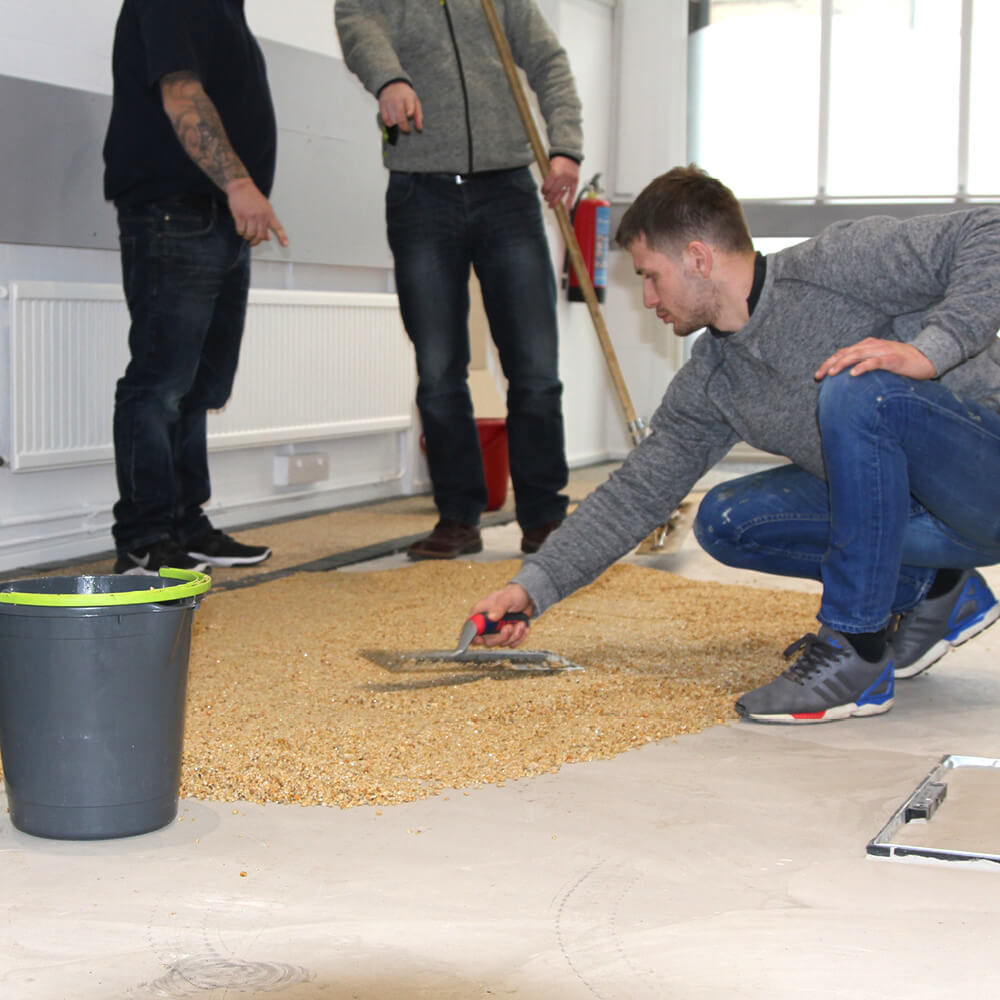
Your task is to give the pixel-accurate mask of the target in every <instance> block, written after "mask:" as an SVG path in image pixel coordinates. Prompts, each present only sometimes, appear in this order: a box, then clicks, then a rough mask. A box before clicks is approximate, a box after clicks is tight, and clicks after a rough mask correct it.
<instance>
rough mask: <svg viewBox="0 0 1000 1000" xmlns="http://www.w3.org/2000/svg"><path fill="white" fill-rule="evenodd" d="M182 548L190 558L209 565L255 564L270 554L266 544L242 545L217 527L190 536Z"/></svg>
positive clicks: (267, 557)
mask: <svg viewBox="0 0 1000 1000" xmlns="http://www.w3.org/2000/svg"><path fill="white" fill-rule="evenodd" d="M184 548H185V550H186V551H187V554H188V555H189V556H190V557H191V558H192V559H197V560H199V561H201V562H205V563H208V564H209V565H211V566H255V565H256V564H257V563H262V562H263V561H264V560H265V559H269V558H270V556H271V550H270V549H269V548H268V547H267V546H266V545H244V544H243V543H242V542H238V541H236V539H235V538H232V537H230V536H229V535H227V534H226V533H225V532H224V531H219V529H218V528H214V529H213V530H212V531H208V532H206V533H205V534H204V535H199V536H198V537H197V538H192V539H191V540H190V541H189V542H188V543H187V544H186V545H185V546H184Z"/></svg>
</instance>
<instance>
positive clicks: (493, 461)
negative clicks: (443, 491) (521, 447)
mask: <svg viewBox="0 0 1000 1000" xmlns="http://www.w3.org/2000/svg"><path fill="white" fill-rule="evenodd" d="M476 427H477V428H478V430H479V447H480V449H481V450H482V453H483V473H484V475H485V476H486V509H487V510H499V509H500V508H501V507H502V506H503V505H504V502H505V501H506V500H507V480H508V478H509V477H510V458H509V455H508V452H507V421H506V420H504V419H503V418H502V417H484V418H480V419H477V420H476Z"/></svg>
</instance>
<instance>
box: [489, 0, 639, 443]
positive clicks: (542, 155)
mask: <svg viewBox="0 0 1000 1000" xmlns="http://www.w3.org/2000/svg"><path fill="white" fill-rule="evenodd" d="M482 6H483V13H484V14H485V15H486V21H487V23H488V24H489V26H490V31H491V32H492V34H493V41H494V42H495V43H496V47H497V52H498V53H499V54H500V61H501V62H502V63H503V68H504V72H505V73H506V74H507V82H508V83H509V84H510V89H511V92H512V93H513V95H514V101H515V103H516V104H517V110H518V111H519V112H520V114H521V121H522V122H524V128H525V131H526V132H527V133H528V141H529V142H530V143H531V149H532V151H533V152H534V154H535V162H536V163H537V164H538V169H539V170H540V171H541V173H542V178H543V179H544V178H546V177H548V175H549V170H550V168H551V164H550V163H549V157H548V154H547V153H546V152H545V147H544V146H543V145H542V140H541V137H540V136H539V134H538V128H537V127H536V125H535V120H534V118H532V116H531V108H530V107H529V106H528V100H527V98H526V97H525V96H524V88H523V87H522V86H521V79H520V77H519V76H518V75H517V66H516V65H515V63H514V57H513V55H511V51H510V43H509V42H508V41H507V36H506V35H505V34H504V30H503V25H502V24H501V23H500V19H499V18H498V17H497V12H496V8H495V7H494V6H493V0H482ZM553 211H554V212H555V214H556V220H557V221H558V223H559V228H560V230H562V235H563V239H564V240H565V242H566V250H567V252H568V253H569V259H570V263H571V264H572V265H573V270H574V271H575V272H576V278H577V281H578V282H579V283H580V288H581V289H582V290H583V298H584V301H585V302H586V303H587V308H588V309H589V310H590V318H591V319H592V320H593V321H594V330H595V331H596V332H597V339H598V340H599V341H600V344H601V350H602V351H603V352H604V359H605V361H606V362H607V365H608V371H609V372H610V373H611V380H612V382H614V384H615V390H616V391H617V393H618V399H619V400H620V402H621V405H622V409H623V410H624V411H625V420H626V421H627V423H628V430H629V433H630V434H631V435H632V443H633V444H638V443H639V442H640V441H641V440H642V438H643V436H644V425H643V423H642V421H641V420H640V419H639V418H638V417H637V416H636V412H635V407H634V406H633V405H632V397H631V396H630V395H629V392H628V387H627V386H626V385H625V379H624V377H623V376H622V370H621V368H620V367H619V365H618V358H617V357H616V355H615V349H614V345H613V344H612V343H611V337H610V335H609V334H608V328H607V326H606V325H605V323H604V317H603V316H602V315H601V308H600V305H599V304H598V301H597V293H596V292H595V291H594V283H593V282H592V281H591V280H590V271H589V270H588V269H587V265H586V262H585V261H584V259H583V254H582V253H581V252H580V244H579V243H577V240H576V233H575V232H574V231H573V225H572V223H571V222H570V220H569V213H568V212H567V211H566V206H565V205H564V204H563V203H562V202H561V201H560V202H557V203H556V205H555V208H554V209H553Z"/></svg>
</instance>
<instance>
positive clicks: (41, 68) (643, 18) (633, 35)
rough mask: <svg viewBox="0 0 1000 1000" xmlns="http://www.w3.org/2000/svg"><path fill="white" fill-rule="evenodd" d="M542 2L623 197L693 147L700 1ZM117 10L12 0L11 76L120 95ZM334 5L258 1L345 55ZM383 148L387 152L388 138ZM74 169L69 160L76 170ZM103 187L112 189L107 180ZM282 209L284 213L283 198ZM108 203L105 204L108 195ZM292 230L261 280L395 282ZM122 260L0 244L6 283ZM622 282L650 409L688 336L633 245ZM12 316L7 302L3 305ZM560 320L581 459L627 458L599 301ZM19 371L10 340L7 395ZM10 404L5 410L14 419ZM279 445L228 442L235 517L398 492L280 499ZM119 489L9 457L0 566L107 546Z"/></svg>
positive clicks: (1, 28) (295, 30) (91, 3)
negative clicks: (306, 251)
mask: <svg viewBox="0 0 1000 1000" xmlns="http://www.w3.org/2000/svg"><path fill="white" fill-rule="evenodd" d="M541 6H542V8H543V10H544V11H545V13H546V15H547V16H548V17H549V19H550V21H551V22H552V23H553V26H554V27H555V29H556V31H557V33H558V34H559V35H560V38H561V39H562V40H563V42H564V44H565V45H566V47H567V50H568V52H569V54H570V60H571V63H572V64H573V67H574V71H575V74H576V77H577V81H578V84H579V87H580V90H581V95H582V97H583V101H584V109H585V122H584V124H585V134H586V161H585V163H584V166H583V170H582V175H583V177H584V178H586V179H589V177H590V176H592V175H593V174H594V173H597V172H598V171H600V172H601V173H602V175H603V178H602V179H603V181H604V183H605V186H606V187H607V189H608V190H609V191H611V192H612V193H614V194H616V195H618V196H619V197H621V196H631V195H634V194H635V193H636V192H637V191H638V190H639V189H640V188H641V187H642V186H643V185H644V184H645V183H646V181H647V180H649V179H650V178H651V177H652V176H654V174H656V173H659V172H662V171H663V170H665V169H667V168H668V167H669V166H672V165H673V164H675V163H679V162H682V161H683V160H684V150H685V135H684V120H685V118H684V116H685V103H686V94H685V77H686V69H685V67H686V61H685V56H686V18H687V0H619V3H618V5H617V9H613V8H611V7H609V5H608V4H607V3H606V2H603V0H541ZM118 9H119V2H118V0H88V2H87V3H85V4H79V3H71V2H70V0H0V87H2V86H3V80H2V77H12V78H15V79H17V80H30V81H38V82H39V83H42V84H50V85H54V86H58V87H65V88H71V89H72V90H74V91H80V92H88V93H91V94H100V95H107V94H109V93H110V89H111V83H110V69H109V64H110V48H111V37H112V33H113V27H114V22H115V19H116V18H117V14H118ZM332 9H333V3H332V0H295V2H291V0H247V15H248V19H249V20H250V23H251V25H252V27H253V28H254V30H255V31H256V32H257V33H258V35H259V37H261V38H262V40H266V41H270V42H278V43H281V44H283V45H289V46H295V47H296V48H299V49H302V50H304V52H306V53H309V54H310V55H318V56H322V57H325V58H329V59H339V47H338V45H337V41H336V36H335V32H334V29H333V23H332ZM372 110H374V104H372ZM372 157H373V160H376V158H377V146H376V145H375V144H373V145H372ZM72 168H73V165H72V164H70V163H67V164H66V170H67V171H69V170H71V169H72ZM31 169H32V164H31V163H26V162H19V161H18V160H17V150H16V149H14V150H12V149H10V148H6V149H5V152H4V165H3V167H2V168H0V171H2V172H0V181H3V182H4V186H5V189H8V190H9V185H8V183H7V181H8V178H9V176H10V174H11V172H13V173H15V174H23V173H24V172H25V171H29V172H30V171H31ZM376 169H377V161H376V162H373V163H372V170H373V171H374V170H376ZM279 170H280V161H279ZM332 182H333V181H332ZM95 196H96V197H98V198H99V193H95ZM276 207H277V209H278V211H279V214H280V213H281V205H280V204H277V206H276ZM97 210H98V211H103V209H102V208H100V207H99V208H98V209H97ZM107 211H108V212H110V209H108V210H107ZM372 212H373V218H374V217H376V216H378V217H379V221H378V223H377V224H378V225H381V221H380V215H381V207H380V206H379V205H377V204H374V203H373V204H372ZM292 236H293V252H292V253H291V254H290V255H288V256H287V258H284V259H283V258H281V257H279V256H278V255H277V254H275V253H274V251H273V250H265V252H264V253H262V254H257V255H256V256H255V264H254V285H255V286H257V287H278V288H305V289H321V290H338V291H380V290H388V289H391V273H390V270H389V268H388V267H385V268H380V267H373V266H365V267H352V266H350V265H349V264H342V265H338V266H332V265H326V264H320V263H315V262H311V261H307V260H297V259H296V258H295V255H294V240H295V234H294V233H293V234H292ZM551 236H552V246H553V260H554V263H555V265H556V268H557V273H558V272H559V271H561V268H562V258H563V251H562V246H561V238H560V236H559V233H558V230H557V228H556V227H555V225H554V224H553V225H552V226H551ZM329 238H330V239H332V240H339V241H342V242H343V243H344V247H345V249H347V250H349V248H350V245H351V240H352V234H351V233H350V232H334V233H330V234H329ZM118 268H119V262H118V255H117V253H116V252H115V251H114V249H112V248H110V246H109V247H108V248H107V249H100V248H96V249H95V248H87V249H84V248H78V247H71V246H37V245H28V244H26V243H3V242H0V288H3V287H5V286H7V285H8V284H9V283H10V282H11V281H15V280H26V279H36V280H37V279H42V280H59V281H99V282H107V283H117V282H118V281H119V269H118ZM609 282H610V283H609V288H608V293H607V301H606V303H605V307H604V314H605V317H606V321H607V325H608V328H609V330H610V332H611V336H612V339H613V341H614V344H615V349H616V352H617V354H618V360H619V362H620V364H621V367H622V370H623V373H624V375H625V379H626V382H627V384H628V386H629V389H630V392H631V395H632V401H633V404H634V406H635V409H636V410H637V412H638V413H639V415H640V416H642V417H644V418H648V416H649V415H650V413H651V412H652V410H653V409H654V408H655V406H656V404H657V403H658V401H659V398H660V396H661V395H662V392H663V389H664V388H665V386H666V383H667V381H668V380H669V377H670V375H671V373H672V371H673V369H674V367H675V364H676V360H677V352H676V349H675V345H674V344H673V343H671V342H670V341H669V340H668V339H666V335H665V332H664V328H662V327H660V326H658V325H657V324H656V322H655V320H654V319H652V318H651V317H649V316H647V315H643V314H642V312H641V309H640V307H639V298H638V297H639V288H638V283H637V281H636V279H635V277H634V275H633V274H632V272H631V265H630V262H629V261H628V260H627V259H626V257H625V255H623V254H621V253H614V254H612V261H611V267H610V277H609ZM3 315H4V313H3V302H2V300H0V317H2V316H3ZM560 323H561V343H562V351H561V368H562V378H563V381H564V384H565V386H566V396H565V412H566V422H567V444H568V454H569V458H570V461H571V464H575V465H579V464H583V463H586V462H590V461H595V460H600V459H603V458H605V457H608V456H621V455H623V454H625V453H626V452H627V451H628V449H629V447H630V441H629V437H628V434H627V432H626V429H625V424H624V420H623V418H622V415H621V408H620V404H619V402H618V400H617V397H616V395H615V393H614V390H613V387H612V383H611V382H610V380H609V378H608V376H607V372H606V365H605V363H604V358H603V356H602V354H601V351H600V349H599V346H598V342H597V338H596V336H595V334H594V331H593V329H592V326H591V323H590V318H589V314H588V313H587V310H586V307H585V306H583V305H582V304H569V303H566V302H565V301H563V302H562V303H561V305H560ZM6 336H7V330H6V329H0V337H3V338H5V337H6ZM123 336H124V331H123ZM0 346H2V344H0ZM6 377H7V374H6V370H5V367H4V357H3V353H2V352H0V392H2V391H4V390H3V386H4V385H5V384H6V383H5V380H6ZM0 405H2V406H6V403H5V402H4V403H0ZM2 414H3V410H2V409H0V427H2V424H3V421H2ZM415 441H416V433H414V434H412V435H411V436H410V438H409V440H408V441H407V442H406V444H405V445H404V447H405V448H406V449H407V450H408V459H409V461H410V462H411V469H412V475H411V476H410V477H409V478H408V479H406V480H405V481H404V483H403V486H402V487H401V488H402V489H403V490H404V491H409V490H417V491H420V490H422V489H424V488H426V482H425V481H424V480H423V479H422V478H421V470H420V466H419V464H418V463H419V456H418V451H417V449H416V446H415ZM2 443H3V442H2V441H0V445H2ZM321 444H322V443H321ZM322 446H323V447H324V448H326V450H327V451H328V453H329V455H330V456H331V467H332V468H334V469H335V470H336V469H337V467H338V463H337V460H336V459H337V454H338V448H340V449H345V450H343V451H342V454H344V456H345V459H346V460H347V461H346V464H349V454H348V452H349V450H350V448H351V447H353V446H352V445H349V444H345V443H340V444H338V443H336V442H330V443H327V444H325V445H322ZM259 451H260V450H259V449H258V452H259ZM269 458H270V451H268V453H267V454H258V453H255V452H254V451H253V450H246V451H243V452H225V453H219V454H213V457H212V472H213V489H214V496H213V507H212V509H211V511H210V513H211V514H212V516H213V519H215V520H216V521H217V522H218V523H219V524H220V525H221V526H224V527H228V526H233V525H237V524H240V523H246V522H247V521H250V520H256V519H266V518H268V517H277V516H286V515H291V514H293V513H296V512H303V511H308V510H314V509H321V508H322V507H324V506H325V507H330V506H335V505H338V504H341V503H345V502H357V501H359V500H364V499H372V498H375V497H378V496H380V495H384V493H385V490H384V489H383V488H380V487H378V486H373V487H370V488H355V489H351V490H346V491H343V490H338V489H337V488H336V487H338V485H340V484H338V483H337V482H336V481H334V482H332V483H330V484H327V486H328V487H333V488H332V489H327V487H323V488H320V489H317V491H316V493H315V495H313V496H312V497H308V496H307V497H306V498H304V499H301V500H297V501H296V502H294V503H288V502H287V501H284V500H282V498H281V497H280V496H271V495H270V494H269V486H268V483H267V481H266V477H264V478H262V477H261V476H260V475H259V474H257V472H255V471H254V470H255V469H257V468H259V466H260V463H262V462H265V461H269ZM334 475H336V472H335V473H334ZM399 488H400V487H394V489H399ZM115 497H116V490H115V487H114V477H113V469H112V468H111V466H110V465H107V466H87V467H81V468H79V469H75V470H69V471H66V470H64V471H52V472H34V473H17V474H15V473H12V472H11V471H10V470H9V469H8V468H0V570H4V569H11V568H15V567H17V566H20V565H31V564H36V563H39V562H43V561H48V560H58V559H63V558H73V557H77V556H80V555H86V554H90V553H95V552H100V551H106V550H108V549H109V548H110V544H111V543H110V536H109V535H108V527H109V525H110V507H111V504H112V503H113V502H114V499H115Z"/></svg>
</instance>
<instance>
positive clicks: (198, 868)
mask: <svg viewBox="0 0 1000 1000" xmlns="http://www.w3.org/2000/svg"><path fill="white" fill-rule="evenodd" d="M518 540H519V536H518V535H517V529H516V528H515V527H513V526H506V527H502V528H495V529H490V530H489V531H488V532H487V551H486V552H485V553H484V556H483V558H509V557H510V556H511V554H512V552H513V551H514V550H516V545H517V541H518ZM394 558H397V559H399V558H401V557H394ZM649 562H650V561H649V560H647V564H648V563H649ZM653 563H654V564H656V565H659V566H660V567H661V568H664V569H672V570H675V571H679V572H683V573H686V574H688V575H691V576H693V577H697V578H702V579H722V580H728V581H730V582H740V583H748V584H751V585H767V586H774V584H775V582H776V581H774V580H772V579H769V578H761V579H760V580H756V579H754V578H752V577H751V576H750V575H748V574H734V573H732V572H730V571H728V570H725V569H724V568H723V567H717V566H715V565H714V564H712V563H710V562H709V561H708V560H707V559H706V558H705V557H704V556H703V555H702V554H701V553H700V552H699V551H698V550H697V548H696V546H695V545H694V543H693V541H691V540H686V541H685V544H684V545H683V546H682V547H681V551H680V552H678V553H676V554H674V555H671V556H658V557H655V558H654V560H653ZM383 564H384V563H383ZM987 576H988V578H989V579H990V582H991V584H992V585H993V586H994V588H997V587H1000V571H998V570H997V569H996V568H994V569H993V570H990V571H988V573H987ZM794 638H796V637H795V636H790V637H789V641H791V640H792V639H794ZM998 647H1000V628H996V629H993V630H991V631H990V632H987V633H984V634H983V635H981V636H979V637H978V638H976V639H974V640H972V641H971V642H969V643H967V644H965V645H964V646H962V647H960V648H958V649H956V650H954V651H953V652H951V653H949V654H948V655H947V656H946V657H945V658H944V659H943V660H942V661H941V662H940V663H939V664H938V665H937V666H935V667H934V668H933V669H932V670H931V671H930V672H929V673H928V674H926V675H925V676H923V677H920V678H915V679H913V680H910V681H904V682H901V683H900V685H899V688H898V692H897V699H896V705H895V707H894V709H893V710H892V711H891V712H890V713H889V714H888V715H885V716H878V717H875V718H871V719H858V720H850V721H847V722H838V723H833V724H829V725H824V726H806V727H796V728H789V727H765V726H755V725H753V724H747V723H739V724H733V725H729V726H720V727H716V728H714V729H712V730H709V731H707V732H704V733H701V734H698V735H695V736H688V737H684V738H681V739H678V740H676V741H665V742H662V743H657V744H651V745H648V746H646V747H643V748H642V749H639V750H636V751H633V752H630V753H626V754H623V755H621V756H619V757H617V758H615V759H613V760H608V761H597V762H589V763H584V764H573V765H570V766H567V767H565V768H563V769H562V770H561V771H560V772H559V773H558V774H553V775H545V776H543V777H540V778H535V779H531V780H524V781H517V782H510V783H508V784H507V785H506V786H504V787H485V788H479V789H474V790H470V791H467V792H463V791H452V792H450V793H447V794H443V795H441V796H438V797H437V798H433V799H429V800H426V801H422V802H417V803H413V804H408V805H400V806H392V807H388V806H387V807H381V808H357V809H351V810H346V811H339V810H335V809H326V808H299V807H294V806H266V807H261V806H256V805H248V804H245V803H210V802H201V801H190V800H189V801H182V803H181V810H180V815H179V817H178V819H177V821H176V822H174V823H173V824H171V825H170V826H169V827H167V828H165V829H163V830H161V831H158V832H156V833H152V834H147V835H145V836H142V837H135V838H130V839H126V840H116V841H104V842H91V843H81V842H77V843H74V842H57V841H46V840H41V839H38V838H33V837H30V836H27V835H25V834H22V833H20V832H18V831H16V830H14V829H13V828H12V827H11V825H10V823H9V820H8V819H7V818H6V817H4V816H0V865H2V869H3V880H2V886H3V889H2V903H0V912H2V915H3V916H2V920H0V997H3V998H4V1000H160V998H181V997H196V998H206V1000H214V998H226V1000H235V998H237V997H264V996H267V997H275V998H279V997H280V998H282V1000H313V998H315V1000H418V998H420V1000H424V998H426V1000H480V998H495V997H507V998H519V1000H593V998H601V1000H722V998H726V1000H728V998H731V997H734V996H735V997H741V998H747V1000H757V998H760V1000H765V998H766V1000H785V998H787V1000H793V998H794V1000H801V998H823V1000H830V998H851V1000H859V998H871V1000H888V998H892V1000H904V998H905V1000H925V998H926V1000H931V998H933V1000H941V998H951V997H956V998H971V997H983V996H991V995H993V993H994V992H996V991H995V988H994V986H993V985H992V984H993V979H994V973H995V972H996V969H997V967H998V965H997V957H996V953H995V952H994V947H995V944H994V938H995V930H994V928H995V926H996V923H997V920H998V917H1000V866H995V865H993V864H990V863H988V862H975V863H961V862H960V863H950V864H949V863H942V862H928V861H923V862H915V861H913V862H904V861H895V860H893V861H885V860H876V859H872V858H868V857H867V856H866V852H865V846H866V844H867V842H868V841H869V839H870V838H871V837H872V836H874V835H875V834H876V833H877V832H878V831H879V829H880V828H881V827H882V825H883V824H884V823H885V822H886V820H887V819H888V817H889V816H890V814H891V813H892V812H893V810H894V809H895V808H896V807H897V806H898V805H899V804H900V803H901V802H902V801H903V800H904V799H905V798H906V797H907V796H908V795H909V794H910V792H912V791H913V790H914V788H915V787H916V785H917V784H918V783H919V782H920V781H921V780H922V778H923V777H924V776H925V775H926V774H927V773H928V771H929V770H930V769H931V768H932V767H933V766H934V765H935V764H936V763H937V761H938V759H939V758H940V757H941V756H942V755H943V754H948V753H963V754H974V755H981V756H986V757H994V756H1000V736H998V734H997V719H998V708H1000V670H998V667H997V664H998V651H1000V650H998ZM943 808H944V807H943Z"/></svg>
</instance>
